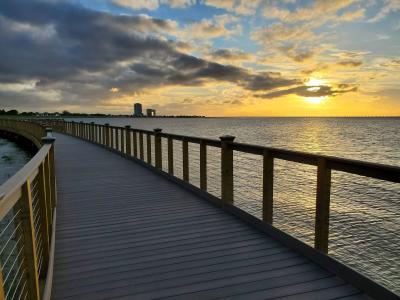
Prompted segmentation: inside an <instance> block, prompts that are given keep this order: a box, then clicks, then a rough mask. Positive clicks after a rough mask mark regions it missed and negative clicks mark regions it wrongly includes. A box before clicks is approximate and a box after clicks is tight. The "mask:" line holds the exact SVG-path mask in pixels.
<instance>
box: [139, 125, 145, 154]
mask: <svg viewBox="0 0 400 300" xmlns="http://www.w3.org/2000/svg"><path fill="white" fill-rule="evenodd" d="M139 146H140V159H141V160H144V149H143V132H142V131H140V132H139Z"/></svg>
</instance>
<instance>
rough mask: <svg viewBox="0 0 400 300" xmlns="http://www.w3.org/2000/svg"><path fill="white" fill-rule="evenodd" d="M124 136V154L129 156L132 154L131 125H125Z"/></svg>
mask: <svg viewBox="0 0 400 300" xmlns="http://www.w3.org/2000/svg"><path fill="white" fill-rule="evenodd" d="M125 138H126V143H125V147H126V150H125V151H126V152H125V153H126V154H127V155H129V156H131V155H132V149H131V126H129V125H126V126H125Z"/></svg>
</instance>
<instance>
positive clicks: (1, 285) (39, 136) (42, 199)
mask: <svg viewBox="0 0 400 300" xmlns="http://www.w3.org/2000/svg"><path fill="white" fill-rule="evenodd" d="M0 130H2V131H7V132H11V133H15V134H18V135H22V136H24V137H25V138H27V139H29V140H30V141H32V142H33V143H34V144H35V145H36V146H37V147H38V149H39V150H38V152H37V153H36V155H35V156H34V157H33V158H32V159H31V160H30V161H29V162H28V163H27V164H26V165H25V166H24V167H23V168H22V169H21V170H19V171H18V172H17V173H16V174H15V175H14V176H12V177H11V178H10V179H9V180H7V181H6V182H5V183H4V184H2V185H1V186H0V267H1V272H0V299H35V300H36V299H50V291H51V285H52V263H53V259H52V257H53V253H54V228H55V206H56V188H55V187H56V184H55V174H54V147H53V142H54V138H53V137H52V135H51V130H50V129H47V130H46V129H45V128H43V127H42V126H40V125H39V124H35V123H30V122H22V121H15V120H5V119H0ZM46 131H47V132H46Z"/></svg>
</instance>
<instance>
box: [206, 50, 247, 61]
mask: <svg viewBox="0 0 400 300" xmlns="http://www.w3.org/2000/svg"><path fill="white" fill-rule="evenodd" d="M207 57H209V58H210V59H212V60H217V61H225V62H243V61H249V60H251V59H253V56H252V55H251V54H249V53H246V52H244V51H241V50H238V49H227V48H222V49H214V50H212V51H210V52H209V53H208V55H207Z"/></svg>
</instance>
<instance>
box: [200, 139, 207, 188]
mask: <svg viewBox="0 0 400 300" xmlns="http://www.w3.org/2000/svg"><path fill="white" fill-rule="evenodd" d="M200 188H201V189H202V190H203V191H207V144H206V143H205V141H204V140H201V141H200Z"/></svg>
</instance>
